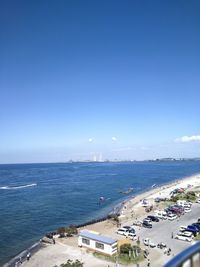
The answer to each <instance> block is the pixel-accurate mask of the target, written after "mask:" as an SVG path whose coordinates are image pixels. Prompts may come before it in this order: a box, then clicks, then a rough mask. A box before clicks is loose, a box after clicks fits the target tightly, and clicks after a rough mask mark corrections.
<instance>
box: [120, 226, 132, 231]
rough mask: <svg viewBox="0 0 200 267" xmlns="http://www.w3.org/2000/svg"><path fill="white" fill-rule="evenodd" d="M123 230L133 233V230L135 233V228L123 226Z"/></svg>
mask: <svg viewBox="0 0 200 267" xmlns="http://www.w3.org/2000/svg"><path fill="white" fill-rule="evenodd" d="M122 228H125V229H127V231H132V230H134V231H135V229H134V228H133V226H122Z"/></svg>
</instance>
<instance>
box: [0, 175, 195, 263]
mask: <svg viewBox="0 0 200 267" xmlns="http://www.w3.org/2000/svg"><path fill="white" fill-rule="evenodd" d="M196 179H200V173H196V174H193V175H191V176H186V177H183V178H180V179H176V180H173V181H171V182H169V183H164V184H161V185H159V186H158V187H157V186H156V187H154V188H149V189H148V190H145V191H143V192H141V193H138V194H136V195H134V193H133V194H131V195H130V196H127V199H125V200H123V201H122V202H120V203H118V204H117V205H115V206H114V207H113V208H112V211H111V212H109V213H108V214H107V215H105V216H103V217H100V218H98V219H94V220H89V221H87V222H85V223H83V224H79V225H75V226H76V227H77V228H78V230H81V229H82V228H85V227H86V226H87V227H89V228H91V229H93V228H95V226H96V225H100V226H101V224H103V223H105V222H107V221H108V220H109V218H108V217H109V215H116V214H117V215H119V218H120V222H121V223H123V222H125V221H127V220H129V219H130V218H132V214H130V209H133V208H134V209H136V208H138V207H139V205H140V203H141V200H142V199H144V198H145V199H152V198H155V197H156V196H157V195H158V196H159V195H160V194H163V193H166V190H168V191H169V190H170V191H172V190H173V188H175V187H177V186H178V185H181V186H183V184H189V183H190V182H192V181H194V180H196ZM199 185H200V180H199ZM193 186H194V187H195V185H193ZM140 208H141V206H140ZM130 215H131V216H130ZM137 215H138V216H137ZM141 215H142V213H141V214H140V213H138V214H137V213H136V214H134V217H136V216H137V217H136V218H139V217H141ZM98 228H99V227H98ZM46 246H47V247H48V245H45V244H41V243H40V242H36V243H35V244H33V245H32V246H31V247H30V248H28V249H26V250H24V251H22V252H21V253H19V254H18V255H16V256H15V257H14V258H13V259H11V260H10V261H9V262H7V263H6V264H4V265H3V267H13V266H15V263H16V261H17V259H19V257H22V256H23V261H24V262H23V266H26V261H25V260H26V255H27V252H28V251H30V250H31V248H34V249H33V251H32V253H31V254H32V256H33V257H34V255H35V256H36V257H37V255H36V254H37V253H38V252H39V251H41V250H42V249H43V248H44V247H46ZM21 255H22V256H21Z"/></svg>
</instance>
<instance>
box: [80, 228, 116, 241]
mask: <svg viewBox="0 0 200 267" xmlns="http://www.w3.org/2000/svg"><path fill="white" fill-rule="evenodd" d="M79 236H81V237H85V238H89V239H92V240H95V241H99V242H102V243H105V244H108V245H112V244H114V243H116V242H117V240H115V239H112V238H110V237H107V236H103V235H97V234H94V233H91V232H89V231H86V230H83V231H80V233H79Z"/></svg>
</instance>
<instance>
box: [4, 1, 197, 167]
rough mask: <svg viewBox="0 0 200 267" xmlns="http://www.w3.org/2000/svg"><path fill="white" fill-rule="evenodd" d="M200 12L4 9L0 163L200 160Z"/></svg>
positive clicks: (90, 6) (154, 4)
mask: <svg viewBox="0 0 200 267" xmlns="http://www.w3.org/2000/svg"><path fill="white" fill-rule="evenodd" d="M199 12H200V2H199V1H198V0H196V1H195V0H191V1H186V0H168V1H160V0H159V1H156V0H155V1H154V0H152V1H149V0H147V1H140V0H135V1H132V0H130V1H129V0H126V1H118V0H114V1H111V0H110V1H107V0H105V1H104V0H101V1H98V0H97V1H93V0H91V1H87V0H85V1H81V0H80V1H78V0H77V1H70V0H68V1H66V0H63V1H49V0H48V1H47V0H46V1H43V0H40V1H39V0H30V1H25V0H24V1H22V0H19V1H15V0H13V1H9V0H3V1H1V3H0V25H1V27H0V53H1V54H0V89H1V94H0V163H5V162H49V161H65V160H68V159H90V158H92V157H93V155H94V154H95V153H96V154H99V153H102V157H103V158H104V159H105V158H109V159H114V158H118V159H148V158H155V157H169V156H172V157H173V156H174V157H193V156H194V157H196V156H200V104H199V99H200V16H199ZM183 136H186V137H185V139H184V138H182V137H183Z"/></svg>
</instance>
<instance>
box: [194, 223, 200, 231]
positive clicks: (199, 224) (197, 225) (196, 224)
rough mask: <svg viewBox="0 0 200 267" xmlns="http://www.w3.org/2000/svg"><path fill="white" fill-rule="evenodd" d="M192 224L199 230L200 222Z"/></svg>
mask: <svg viewBox="0 0 200 267" xmlns="http://www.w3.org/2000/svg"><path fill="white" fill-rule="evenodd" d="M192 225H193V226H195V227H196V228H198V229H199V231H200V223H193V224H192Z"/></svg>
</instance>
